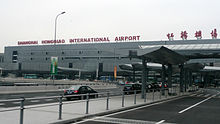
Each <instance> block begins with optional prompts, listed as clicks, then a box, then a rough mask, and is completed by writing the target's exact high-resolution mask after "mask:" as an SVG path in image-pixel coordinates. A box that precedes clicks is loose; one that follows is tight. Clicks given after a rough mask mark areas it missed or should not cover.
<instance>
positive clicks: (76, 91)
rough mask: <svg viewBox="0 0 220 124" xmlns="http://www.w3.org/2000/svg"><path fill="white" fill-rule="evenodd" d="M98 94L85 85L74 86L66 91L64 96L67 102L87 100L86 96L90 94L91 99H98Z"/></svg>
mask: <svg viewBox="0 0 220 124" xmlns="http://www.w3.org/2000/svg"><path fill="white" fill-rule="evenodd" d="M97 93H98V92H97V91H95V90H94V89H92V88H91V87H89V86H85V85H73V86H71V87H70V88H68V89H64V96H65V97H66V99H67V100H71V99H73V98H75V99H86V95H85V94H89V98H97V97H98V94H97ZM82 94H84V95H82Z"/></svg>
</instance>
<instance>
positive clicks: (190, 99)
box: [77, 89, 220, 124]
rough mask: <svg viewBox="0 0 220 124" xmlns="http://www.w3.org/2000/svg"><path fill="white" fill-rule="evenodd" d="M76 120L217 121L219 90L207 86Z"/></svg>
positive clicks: (100, 123)
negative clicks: (161, 100)
mask: <svg viewBox="0 0 220 124" xmlns="http://www.w3.org/2000/svg"><path fill="white" fill-rule="evenodd" d="M77 123H80V124H106V123H113V124H119V123H123V124H136V123H138V124H161V123H163V124H164V123H167V124H170V123H177V124H220V90H216V89H208V90H206V91H205V92H201V93H198V94H194V95H191V96H187V97H184V98H181V99H177V100H174V101H169V102H164V103H161V104H155V105H151V106H149V105H148V106H144V107H140V108H136V109H132V110H127V111H123V112H118V113H114V114H110V115H105V116H100V117H94V118H91V119H87V120H84V121H81V122H77Z"/></svg>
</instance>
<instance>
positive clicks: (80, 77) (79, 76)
mask: <svg viewBox="0 0 220 124" xmlns="http://www.w3.org/2000/svg"><path fill="white" fill-rule="evenodd" d="M80 79H81V70H79V80H80Z"/></svg>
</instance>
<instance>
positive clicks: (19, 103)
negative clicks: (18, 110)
mask: <svg viewBox="0 0 220 124" xmlns="http://www.w3.org/2000/svg"><path fill="white" fill-rule="evenodd" d="M12 103H13V104H20V103H21V102H12Z"/></svg>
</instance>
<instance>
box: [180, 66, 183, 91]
mask: <svg viewBox="0 0 220 124" xmlns="http://www.w3.org/2000/svg"><path fill="white" fill-rule="evenodd" d="M180 92H183V64H180Z"/></svg>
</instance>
